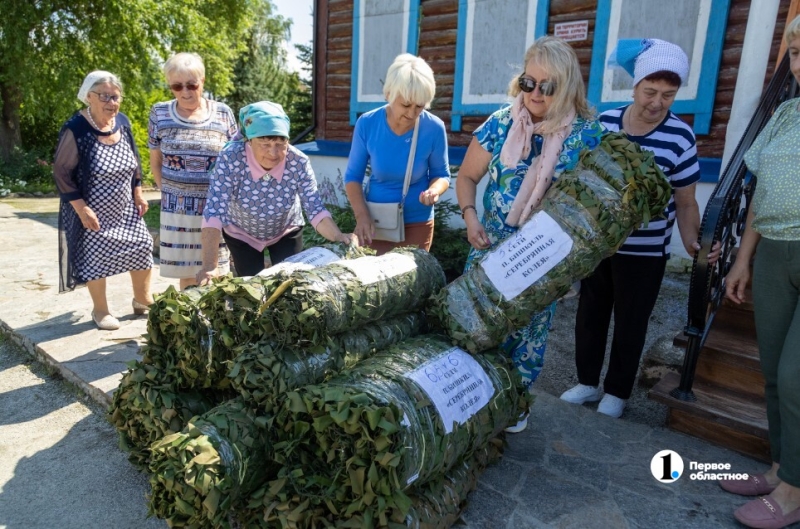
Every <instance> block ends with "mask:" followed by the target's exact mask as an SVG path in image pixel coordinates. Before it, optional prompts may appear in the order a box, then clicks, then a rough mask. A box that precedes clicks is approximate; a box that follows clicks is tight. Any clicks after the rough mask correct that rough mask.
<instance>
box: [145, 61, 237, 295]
mask: <svg viewBox="0 0 800 529" xmlns="http://www.w3.org/2000/svg"><path fill="white" fill-rule="evenodd" d="M164 77H165V78H166V80H167V85H168V86H169V89H170V90H172V93H173V95H174V96H175V99H173V100H171V101H165V102H163V103H156V104H155V105H153V108H152V109H151V110H150V124H149V141H148V147H150V169H151V170H152V172H153V177H154V178H155V181H156V185H157V186H158V187H159V188H160V189H161V233H160V243H159V260H160V269H161V275H162V276H163V277H173V278H178V279H180V286H181V288H186V287H188V286H191V285H194V284H196V283H195V275H196V274H197V272H198V271H199V270H200V268H201V267H202V264H203V251H202V247H201V242H200V224H201V222H202V219H203V209H204V207H205V203H206V194H207V193H208V181H209V171H210V170H211V168H212V167H213V166H214V161H215V160H216V159H217V155H218V154H219V152H220V151H221V150H222V147H223V146H224V145H225V144H226V143H227V142H228V141H230V140H231V139H232V138H233V137H234V136H235V135H236V133H237V131H238V128H237V125H236V117H235V116H234V115H233V112H231V109H230V108H228V106H227V105H225V104H224V103H219V102H217V101H212V100H210V99H206V98H205V97H203V83H204V82H205V79H206V78H205V67H204V66H203V60H202V59H201V58H200V56H199V55H197V54H196V53H178V54H177V55H175V56H173V57H172V58H170V59H169V60H168V61H167V62H166V64H165V65H164ZM217 251H218V254H219V255H218V262H219V268H220V270H221V272H223V273H225V272H226V271H227V270H228V249H227V248H226V246H225V243H224V241H220V243H219V247H218V249H217Z"/></svg>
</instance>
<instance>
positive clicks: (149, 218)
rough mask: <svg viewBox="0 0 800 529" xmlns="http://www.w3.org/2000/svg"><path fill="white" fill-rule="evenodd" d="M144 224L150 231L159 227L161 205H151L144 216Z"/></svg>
mask: <svg viewBox="0 0 800 529" xmlns="http://www.w3.org/2000/svg"><path fill="white" fill-rule="evenodd" d="M144 223H145V224H147V227H148V228H149V229H151V230H157V229H159V228H160V227H161V204H152V205H151V206H150V209H148V210H147V213H145V214H144Z"/></svg>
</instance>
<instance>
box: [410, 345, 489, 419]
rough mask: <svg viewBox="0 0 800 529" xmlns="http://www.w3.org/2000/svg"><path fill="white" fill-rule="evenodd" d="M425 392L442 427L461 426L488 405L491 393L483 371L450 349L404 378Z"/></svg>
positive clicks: (456, 351)
mask: <svg viewBox="0 0 800 529" xmlns="http://www.w3.org/2000/svg"><path fill="white" fill-rule="evenodd" d="M406 377H407V378H410V379H411V380H413V381H414V382H416V383H417V384H419V386H420V387H421V388H422V389H423V391H425V393H426V394H427V395H428V398H430V399H431V402H432V403H433V405H434V406H435V407H436V410H437V411H438V412H439V416H440V417H441V418H442V422H443V423H444V431H445V432H446V433H450V432H452V431H453V422H457V423H458V424H464V423H465V422H467V420H468V419H469V418H470V417H472V416H473V415H475V414H476V413H477V412H478V411H479V410H480V409H481V408H483V407H484V406H486V405H487V404H488V403H489V399H491V398H492V396H493V395H494V392H495V389H494V385H493V384H492V381H491V380H489V377H488V376H487V375H486V371H484V370H483V368H482V367H481V366H480V364H478V362H476V361H475V359H474V358H472V357H471V356H470V355H469V354H468V353H466V352H465V351H463V350H461V349H459V348H458V347H453V348H452V349H449V350H447V351H445V352H444V353H442V354H440V355H439V356H437V357H436V358H434V359H433V360H431V361H429V362H426V363H424V364H422V365H421V366H420V367H418V368H417V369H415V370H414V371H412V372H411V373H408V374H406Z"/></svg>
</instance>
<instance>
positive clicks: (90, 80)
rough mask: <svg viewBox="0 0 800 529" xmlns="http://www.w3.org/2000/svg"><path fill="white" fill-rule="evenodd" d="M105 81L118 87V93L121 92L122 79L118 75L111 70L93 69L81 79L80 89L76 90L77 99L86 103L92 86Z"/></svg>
mask: <svg viewBox="0 0 800 529" xmlns="http://www.w3.org/2000/svg"><path fill="white" fill-rule="evenodd" d="M106 83H108V84H111V85H114V86H116V87H117V88H119V91H120V93H122V81H120V80H119V77H117V76H116V75H114V74H113V73H111V72H106V71H105V70H95V71H93V72H91V73H90V74H89V75H87V76H86V78H85V79H84V80H83V84H82V85H81V89H80V90H78V101H80V102H81V103H84V104H86V105H88V104H89V92H90V91H91V90H92V88H94V87H95V86H97V85H99V84H106Z"/></svg>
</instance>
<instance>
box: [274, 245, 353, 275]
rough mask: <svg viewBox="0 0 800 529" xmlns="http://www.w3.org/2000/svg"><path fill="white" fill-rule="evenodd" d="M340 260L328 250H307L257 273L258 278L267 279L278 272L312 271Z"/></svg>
mask: <svg viewBox="0 0 800 529" xmlns="http://www.w3.org/2000/svg"><path fill="white" fill-rule="evenodd" d="M339 259H341V258H340V257H339V256H338V255H336V254H335V253H333V252H332V251H330V250H328V249H327V248H318V247H314V248H309V249H307V250H303V251H302V252H300V253H298V254H295V255H292V256H291V257H287V258H286V259H284V260H283V261H281V262H280V263H278V264H276V265H274V266H270V267H269V268H265V269H264V270H262V271H260V272H259V273H258V276H259V277H269V276H273V275H275V274H277V273H278V272H287V273H292V272H297V271H299V270H312V269H314V268H316V267H318V266H323V265H326V264H328V263H333V262H334V261H338V260H339Z"/></svg>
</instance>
